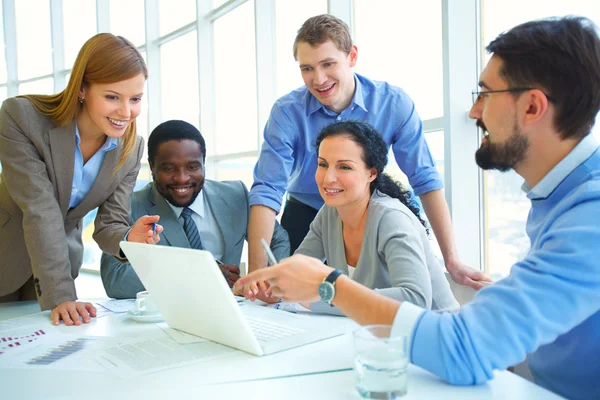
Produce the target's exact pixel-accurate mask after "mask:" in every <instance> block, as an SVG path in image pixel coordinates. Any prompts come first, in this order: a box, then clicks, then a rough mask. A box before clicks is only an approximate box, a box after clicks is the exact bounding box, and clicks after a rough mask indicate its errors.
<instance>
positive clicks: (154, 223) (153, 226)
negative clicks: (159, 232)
mask: <svg viewBox="0 0 600 400" xmlns="http://www.w3.org/2000/svg"><path fill="white" fill-rule="evenodd" d="M152 234H153V235H156V222H153V223H152Z"/></svg>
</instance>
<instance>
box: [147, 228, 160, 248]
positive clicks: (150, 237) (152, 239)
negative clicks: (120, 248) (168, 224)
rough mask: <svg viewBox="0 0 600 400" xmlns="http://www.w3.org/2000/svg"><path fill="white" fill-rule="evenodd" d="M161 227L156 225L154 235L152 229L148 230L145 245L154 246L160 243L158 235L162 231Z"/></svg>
mask: <svg viewBox="0 0 600 400" xmlns="http://www.w3.org/2000/svg"><path fill="white" fill-rule="evenodd" d="M151 228H152V227H151ZM163 229H164V228H163V227H162V225H158V224H156V234H155V233H154V231H153V230H152V229H149V230H148V232H146V236H147V237H146V243H148V244H156V243H158V242H160V233H161V232H162V231H163Z"/></svg>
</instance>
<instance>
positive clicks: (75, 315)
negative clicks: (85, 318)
mask: <svg viewBox="0 0 600 400" xmlns="http://www.w3.org/2000/svg"><path fill="white" fill-rule="evenodd" d="M67 312H68V313H69V317H71V320H72V321H73V323H74V324H75V325H81V319H80V318H79V311H78V310H77V307H75V306H71V307H68V308H67Z"/></svg>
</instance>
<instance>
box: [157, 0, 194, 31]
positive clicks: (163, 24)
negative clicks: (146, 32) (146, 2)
mask: <svg viewBox="0 0 600 400" xmlns="http://www.w3.org/2000/svg"><path fill="white" fill-rule="evenodd" d="M158 17H159V21H158V29H159V32H160V35H161V36H162V35H165V34H167V33H169V32H172V31H174V30H176V29H178V28H181V27H182V26H185V25H187V24H189V23H190V22H194V21H195V20H196V0H177V1H172V0H159V1H158Z"/></svg>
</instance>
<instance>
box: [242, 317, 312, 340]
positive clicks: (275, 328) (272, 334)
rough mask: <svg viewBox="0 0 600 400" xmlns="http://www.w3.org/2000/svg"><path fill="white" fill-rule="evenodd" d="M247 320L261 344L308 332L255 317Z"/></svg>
mask: <svg viewBox="0 0 600 400" xmlns="http://www.w3.org/2000/svg"><path fill="white" fill-rule="evenodd" d="M246 320H247V321H248V323H249V324H250V327H251V328H252V331H254V334H255V335H256V338H257V339H258V341H259V342H270V341H272V340H277V339H282V338H285V337H288V336H294V335H297V334H299V333H303V332H306V330H305V329H299V328H293V327H290V326H286V325H281V324H278V323H275V322H272V321H267V320H264V319H260V318H255V317H246Z"/></svg>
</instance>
